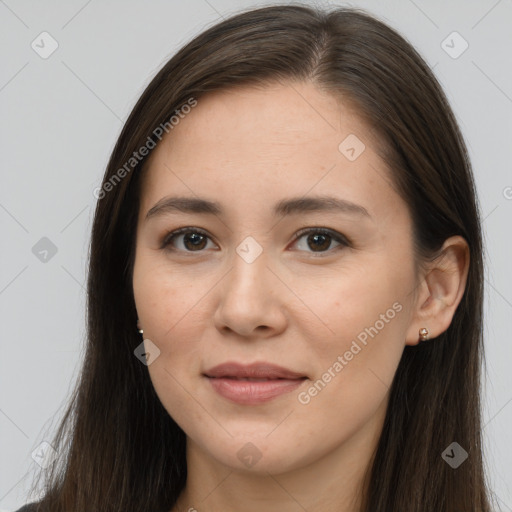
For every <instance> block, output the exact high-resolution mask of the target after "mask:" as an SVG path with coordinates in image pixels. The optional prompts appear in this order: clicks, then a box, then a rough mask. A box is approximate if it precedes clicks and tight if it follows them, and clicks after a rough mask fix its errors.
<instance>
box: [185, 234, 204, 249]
mask: <svg viewBox="0 0 512 512" xmlns="http://www.w3.org/2000/svg"><path fill="white" fill-rule="evenodd" d="M201 242H204V237H203V235H201V234H199V233H192V234H190V233H189V234H187V235H185V245H186V244H187V243H191V244H192V247H195V248H198V247H199V248H201V247H200V244H201ZM187 247H188V245H187Z"/></svg>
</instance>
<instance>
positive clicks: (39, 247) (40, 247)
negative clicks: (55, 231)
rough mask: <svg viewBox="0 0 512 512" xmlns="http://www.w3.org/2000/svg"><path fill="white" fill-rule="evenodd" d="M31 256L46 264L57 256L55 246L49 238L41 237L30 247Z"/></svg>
mask: <svg viewBox="0 0 512 512" xmlns="http://www.w3.org/2000/svg"><path fill="white" fill-rule="evenodd" d="M32 254H33V255H34V256H35V257H36V258H37V259H38V260H39V261H41V262H42V263H48V262H49V261H50V260H51V259H52V258H53V257H54V256H55V255H56V254H57V246H56V245H55V244H54V243H53V242H52V241H51V240H50V239H49V238H47V237H45V236H43V238H41V239H40V240H39V241H38V242H36V244H35V245H34V246H33V247H32Z"/></svg>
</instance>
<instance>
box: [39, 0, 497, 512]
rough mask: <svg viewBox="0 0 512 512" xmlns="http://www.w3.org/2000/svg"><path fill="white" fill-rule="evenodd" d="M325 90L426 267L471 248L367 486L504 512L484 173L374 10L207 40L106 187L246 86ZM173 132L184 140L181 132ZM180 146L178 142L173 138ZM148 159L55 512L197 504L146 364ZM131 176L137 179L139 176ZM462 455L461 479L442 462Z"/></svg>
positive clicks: (118, 226) (143, 112)
mask: <svg viewBox="0 0 512 512" xmlns="http://www.w3.org/2000/svg"><path fill="white" fill-rule="evenodd" d="M293 81H310V82H312V83H313V84H314V85H315V86H317V87H318V88H319V90H322V91H327V92H329V93H330V94H332V95H333V96H335V97H336V98H339V99H340V100H341V101H344V102H346V104H350V105H351V106H353V107H354V108H355V109H356V112H357V113H358V114H359V115H360V116H361V119H364V120H366V121H367V122H368V123H369V124H370V126H371V128H372V133H374V134H376V136H377V137H376V140H378V141H379V144H378V151H379V154H380V156H381V157H382V160H383V161H384V162H385V164H386V165H387V167H388V168H389V169H390V170H391V171H390V174H391V176H392V181H393V186H395V187H396V190H397V191H398V192H399V194H400V196H401V197H402V198H403V199H404V201H405V202H406V204H407V205H408V208H409V211H410V214H411V218H412V220H413V228H414V229H413V236H414V243H415V257H417V261H426V260H428V259H429V258H430V259H432V258H433V257H435V256H436V255H437V254H438V253H439V250H440V248H441V246H442V244H443V242H444V241H445V240H446V239H447V238H448V237H450V236H452V235H460V236H462V237H463V238H464V239H465V240H466V241H467V243H468V245H469V255H470V266H469V273H468V278H467V283H466V288H465V291H464V294H463V297H462V299H461V302H460V304H459V306H458V308H457V309H456V311H455V314H454V317H453V320H452V322H451V324H450V326H449V328H448V329H447V330H446V331H445V332H443V333H442V334H441V335H439V336H438V337H437V338H436V339H434V340H430V341H429V342H426V343H421V344H419V345H418V346H406V347H405V350H404V352H403V355H402V357H401V360H400V363H399V366H398V369H397V372H396V374H395V377H394V380H393V383H392V386H391V389H390V398H389V404H388V410H387V415H386V418H385V422H384V425H383V430H382V433H381V435H380V438H379V442H378V445H377V448H376V450H375V453H374V455H373V457H372V460H371V463H370V464H369V467H368V470H367V473H366V480H365V482H366V487H365V489H366V492H365V493H364V497H363V501H364V506H363V508H362V511H363V512H390V511H391V510H396V511H405V510H407V511H408V512H432V511H433V510H435V511H436V512H460V511H462V510H464V511H465V512H489V511H490V494H491V493H490V491H489V490H488V487H487V483H486V478H485V472H484V463H483V456H482V439H481V410H480V409H481V397H480V392H481V390H480V378H481V371H482V368H481V367H482V363H484V360H483V335H482V321H483V319H482V317H483V308H482V303H483V256H482V253H483V250H482V235H481V221H480V213H479V208H478V204H477V198H476V192H475V185H474V181H473V176H472V170H471V164H470V160H469V156H468V153H467V149H466V146H465V143H464V140H463V137H462V135H461V133H460V131H459V128H458V125H457V122H456V119H455V116H454V114H453V112H452V110H451V108H450V106H449V103H448V101H447V98H446V96H445V94H444V93H443V90H442V88H441V86H440V85H439V83H438V81H437V80H436V78H435V76H434V75H433V73H432V71H431V70H430V68H429V67H428V65H427V64H426V63H425V61H424V60H423V59H422V57H421V56H420V55H419V54H418V53H417V51H416V50H415V49H414V48H413V46H412V45H411V44H410V43H409V42H407V40H406V39H405V38H403V37H402V36H401V35H399V34H398V33H397V32H396V31H395V30H394V29H393V28H391V27H390V26H388V25H387V24H385V23H384V22H382V21H380V20H378V19H377V18H376V17H374V16H373V15H370V14H368V13H367V12H365V11H364V10H362V9H355V8H339V7H338V8H331V9H320V8H318V7H314V8H313V7H306V6H303V5H295V4H291V5H280V6H269V7H263V8H258V9H253V10H246V11H242V12H239V13H237V14H236V15H233V16H231V17H230V18H228V19H225V20H223V21H221V22H220V23H217V24H215V25H213V26H211V27H210V28H208V29H207V30H205V31H203V32H202V33H201V34H199V35H198V36H197V37H195V38H194V39H193V40H192V41H190V42H189V43H188V44H186V45H185V46H183V47H182V48H181V49H180V50H179V51H178V52H177V53H176V54H175V55H174V56H173V57H172V58H171V59H170V60H169V61H168V62H167V63H166V64H165V65H164V66H163V67H162V69H161V70H160V71H159V72H158V73H157V74H156V76H155V77H154V78H153V79H152V80H151V82H150V83H149V85H148V86H147V87H146V89H145V90H144V92H143V94H142V96H141V97H140V98H139V100H138V101H137V103H136V105H135V107H134V108H133V110H132V112H131V114H130V116H129V118H128V120H127V121H126V123H125V125H124V127H123V129H122V132H121V134H120V136H119V139H118V141H117V143H116V145H115V147H114V150H113V152H112V155H111V157H110V160H109V162H108V166H107V168H106V172H105V175H104V178H103V185H105V184H106V183H107V182H109V183H111V184H112V183H113V181H112V180H113V178H114V177H115V175H116V174H117V176H118V177H119V171H120V169H121V168H123V166H125V164H126V162H128V161H130V158H132V157H133V155H134V153H135V152H137V151H138V149H139V148H140V147H142V146H144V145H147V144H148V141H151V142H153V145H157V144H158V142H159V140H156V139H157V137H155V128H156V127H158V126H159V125H164V124H165V123H167V122H168V120H169V118H171V117H172V115H173V114H174V113H175V111H176V110H177V109H179V108H180V106H181V105H183V104H185V103H186V102H187V101H189V100H190V98H195V99H199V103H200V98H201V96H203V95H204V94H207V93H209V92H212V91H218V90H226V89H228V88H231V87H237V86H243V85H254V86H263V87H264V86H266V85H270V84H272V83H276V82H285V83H291V82H293ZM167 126H168V125H167ZM170 136H171V137H172V134H170ZM146 162H147V157H144V158H141V159H140V161H137V163H136V165H134V166H133V169H131V170H130V172H127V173H124V174H125V175H124V174H123V177H122V179H118V180H117V181H118V182H117V183H115V184H114V186H111V187H110V189H107V188H105V190H109V191H108V193H104V194H103V197H101V198H100V200H99V201H98V202H97V206H96V211H95V217H94V224H93V229H92V236H91V245H90V254H89V272H88V282H87V344H86V348H85V354H84V361H83V367H82V369H81V373H80V376H79V378H78V379H77V383H76V386H75V389H74V391H73V393H72V396H71V399H70V401H69V404H68V405H67V409H66V411H65V413H64V415H63V418H62V419H61V422H60V424H59V426H58V429H57V431H56V434H55V438H54V440H53V443H52V444H53V446H54V447H55V448H56V450H57V452H58V453H59V454H60V456H59V457H58V460H57V461H56V462H55V463H54V464H53V465H52V466H51V467H50V468H48V470H47V471H46V474H45V477H46V479H45V485H44V492H43V498H42V499H41V501H40V502H39V504H40V508H39V510H47V511H51V512H69V511H71V510H72V511H73V512H85V511H88V512H89V511H91V510H102V511H104V512H121V511H125V510H130V511H140V512H142V511H151V512H159V511H162V512H164V511H168V510H170V508H172V506H174V504H175V503H176V500H177V498H178V496H179V494H180V492H181V491H182V490H183V488H184V486H185V483H186V477H187V466H186V456H185V444H186V437H185V434H184V432H183V431H182V430H181V428H180V427H179V426H178V425H177V424H176V423H175V422H174V420H173V419H172V417H170V415H169V414H168V413H167V411H166V410H165V409H164V407H163V405H162V404H161V402H160V400H159V399H158V397H157V395H156V392H155V390H154V388H153V385H152V383H151V380H150V378H149V373H148V371H147V367H146V366H145V365H143V364H141V363H140V361H139V360H138V359H137V358H136V357H134V353H133V352H134V349H135V347H137V346H138V345H139V344H140V335H139V334H138V332H137V329H136V322H137V312H136V308H135V302H134V295H133V286H132V272H133V264H134V251H135V243H136V240H135V234H136V226H137V217H138V210H139V207H140V190H141V176H142V170H143V169H144V164H145V163H146ZM125 169H126V167H125ZM454 441H456V442H457V443H459V444H460V445H461V446H462V447H463V448H464V449H465V450H466V451H467V452H468V454H469V457H468V459H467V460H466V461H465V462H464V463H463V464H462V465H460V467H458V468H457V469H456V470H454V469H452V468H451V467H450V466H449V465H448V464H447V463H446V462H445V461H444V460H443V458H442V457H441V454H442V452H443V451H444V450H445V449H446V448H447V447H448V446H449V445H450V444H451V443H452V442H454Z"/></svg>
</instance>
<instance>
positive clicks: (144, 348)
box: [133, 338, 160, 366]
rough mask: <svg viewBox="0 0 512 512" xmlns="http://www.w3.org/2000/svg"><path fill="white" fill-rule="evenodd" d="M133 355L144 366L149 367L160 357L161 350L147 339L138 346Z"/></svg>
mask: <svg viewBox="0 0 512 512" xmlns="http://www.w3.org/2000/svg"><path fill="white" fill-rule="evenodd" d="M133 353H134V354H135V357H136V358H137V359H138V360H139V361H140V362H141V363H142V364H144V365H146V366H149V365H150V364H152V363H154V362H155V361H156V359H157V358H158V357H159V356H160V349H159V348H158V347H157V346H156V345H155V344H154V343H153V342H152V341H151V340H150V339H148V338H146V339H145V340H144V341H143V342H142V343H141V344H140V345H137V348H136V349H135V350H134V351H133Z"/></svg>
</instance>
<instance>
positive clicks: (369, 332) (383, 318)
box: [297, 302, 403, 405]
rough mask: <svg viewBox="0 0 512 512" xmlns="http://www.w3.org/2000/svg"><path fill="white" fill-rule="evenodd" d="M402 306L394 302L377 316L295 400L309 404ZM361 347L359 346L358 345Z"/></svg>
mask: <svg viewBox="0 0 512 512" xmlns="http://www.w3.org/2000/svg"><path fill="white" fill-rule="evenodd" d="M402 309H403V306H402V304H400V302H395V303H394V304H393V305H392V306H391V307H390V308H389V309H388V310H386V312H385V313H381V314H380V316H379V320H377V321H376V322H375V323H374V324H373V325H372V326H370V327H365V328H364V329H363V330H362V331H361V332H360V333H359V334H358V335H357V336H356V338H357V341H356V340H355V339H354V340H352V344H351V345H350V349H349V350H347V351H345V353H344V354H343V355H342V356H341V355H340V356H338V357H337V358H336V361H334V363H333V364H332V365H331V366H329V368H328V369H327V371H326V372H325V373H324V374H322V377H321V378H320V379H317V380H316V381H315V382H314V383H313V384H312V385H311V386H310V387H309V388H308V389H307V390H306V391H301V392H300V393H299V394H298V396H297V400H298V401H299V403H301V404H302V405H307V404H309V402H311V398H313V397H315V396H317V395H318V393H320V392H321V391H322V390H323V389H325V387H326V386H327V384H329V382H331V380H332V379H333V378H334V377H336V375H338V374H339V373H340V372H341V371H342V370H343V369H344V368H345V366H347V365H348V363H349V362H350V361H352V359H354V356H356V355H357V354H359V352H361V350H362V349H363V348H364V347H365V346H366V345H367V344H368V336H370V337H371V338H372V339H373V338H374V337H375V336H377V334H379V332H380V331H382V329H384V327H385V326H386V324H389V322H390V321H391V320H393V318H395V316H396V314H397V313H400V311H402ZM358 341H359V343H360V344H361V345H363V347H361V345H359V343H358Z"/></svg>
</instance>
